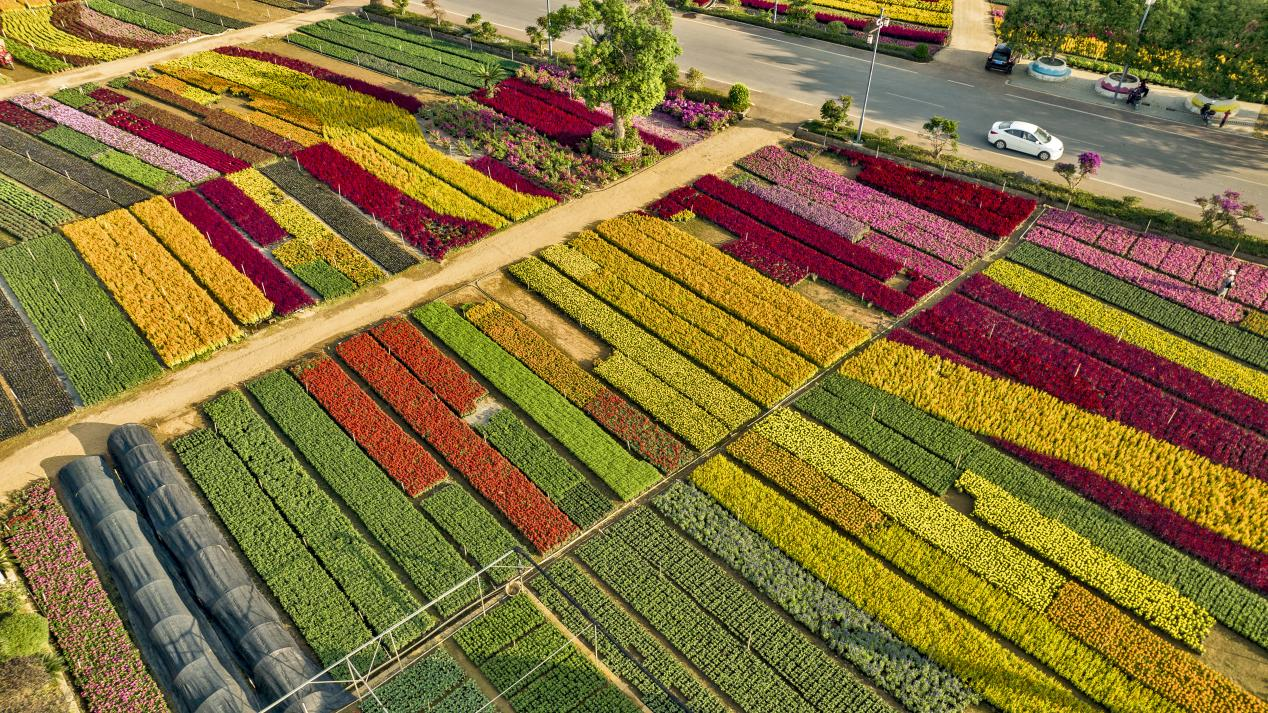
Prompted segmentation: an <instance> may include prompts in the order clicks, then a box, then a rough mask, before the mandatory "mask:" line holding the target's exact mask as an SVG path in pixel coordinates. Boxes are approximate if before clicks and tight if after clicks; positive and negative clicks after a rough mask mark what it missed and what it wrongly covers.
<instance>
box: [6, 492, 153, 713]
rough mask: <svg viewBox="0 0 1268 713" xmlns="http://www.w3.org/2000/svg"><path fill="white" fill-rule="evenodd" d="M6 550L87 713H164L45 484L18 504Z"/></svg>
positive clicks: (19, 498)
mask: <svg viewBox="0 0 1268 713" xmlns="http://www.w3.org/2000/svg"><path fill="white" fill-rule="evenodd" d="M16 503H17V510H16V511H15V513H14V514H13V515H12V516H11V517H10V518H9V521H8V523H7V530H6V531H5V532H4V543H5V546H6V547H7V548H8V549H9V552H10V553H11V554H12V555H13V559H14V560H15V561H16V562H17V564H18V567H20V568H21V570H22V574H23V575H24V576H25V577H26V581H27V584H28V585H29V587H30V590H31V598H32V600H33V601H34V602H35V605H36V607H37V608H38V609H39V611H40V613H41V614H43V615H44V616H45V617H47V618H48V621H49V626H50V628H51V629H52V633H53V636H54V638H55V639H56V641H57V647H58V649H59V650H60V651H61V654H62V657H63V658H64V659H65V661H66V667H67V669H68V670H69V671H70V676H71V679H72V680H73V681H74V682H75V686H76V687H77V688H78V689H79V692H80V693H81V694H82V696H83V698H84V703H85V705H86V706H87V708H88V713H150V712H154V713H157V712H159V711H163V712H166V711H167V710H168V708H167V704H166V703H165V702H164V700H163V694H162V693H160V692H159V688H158V685H157V684H155V683H154V679H153V678H151V677H150V674H149V673H148V672H147V671H146V670H145V664H143V663H142V662H141V655H140V653H139V652H138V651H137V649H136V647H135V646H134V645H133V644H132V640H131V639H129V638H128V632H127V630H126V629H124V627H123V622H122V621H120V620H119V615H118V613H116V612H115V610H114V607H113V606H112V605H111V604H110V598H109V597H108V596H107V595H106V590H105V588H103V587H102V586H101V580H100V579H98V577H97V573H96V571H94V570H93V567H92V564H91V563H90V562H89V561H88V557H87V556H86V555H85V554H84V549H83V546H82V545H81V544H80V543H79V538H78V537H77V536H76V535H75V529H74V528H73V527H72V526H71V524H70V519H69V518H67V516H66V511H65V510H63V509H62V506H61V505H60V504H59V503H58V502H57V495H56V494H55V493H54V492H53V488H52V487H50V486H49V484H48V482H46V481H40V482H38V483H34V484H32V485H29V486H27V487H26V488H25V489H24V490H22V492H21V493H19V494H18V496H17V498H16Z"/></svg>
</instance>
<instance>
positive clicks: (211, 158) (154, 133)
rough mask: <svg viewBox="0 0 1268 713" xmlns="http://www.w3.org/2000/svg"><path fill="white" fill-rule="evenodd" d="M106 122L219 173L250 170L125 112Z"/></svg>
mask: <svg viewBox="0 0 1268 713" xmlns="http://www.w3.org/2000/svg"><path fill="white" fill-rule="evenodd" d="M105 119H106V122H107V123H108V124H110V125H111V126H114V127H117V128H120V129H123V130H124V131H127V132H128V133H130V134H132V135H134V136H139V137H141V138H143V139H145V140H146V141H150V142H152V143H155V144H158V145H159V146H162V147H163V148H165V149H168V150H169V151H173V152H175V153H178V154H180V155H181V156H184V157H185V158H187V159H190V160H191V161H197V162H198V163H201V164H203V165H204V166H208V167H210V168H212V169H215V170H216V171H219V172H220V173H233V172H234V171H241V170H243V169H246V168H250V167H251V165H250V164H248V163H247V162H245V161H243V160H241V159H237V158H234V157H233V156H230V155H229V154H227V153H224V152H223V151H217V150H216V149H213V148H211V147H210V146H208V145H206V144H203V143H200V142H198V141H195V140H193V139H191V138H189V137H188V136H184V135H181V134H178V133H176V132H175V131H172V130H170V129H164V128H163V127H161V126H159V125H158V124H155V123H152V122H149V121H146V120H145V119H142V118H141V117H139V116H136V115H135V114H131V113H129V112H126V111H115V112H112V113H111V114H110V115H109V116H107V117H105Z"/></svg>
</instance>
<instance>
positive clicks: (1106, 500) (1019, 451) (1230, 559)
mask: <svg viewBox="0 0 1268 713" xmlns="http://www.w3.org/2000/svg"><path fill="white" fill-rule="evenodd" d="M996 445H999V446H1000V447H1001V448H1003V449H1004V450H1006V451H1009V452H1010V453H1012V454H1013V455H1014V456H1016V457H1018V458H1019V459H1021V460H1023V461H1026V462H1028V463H1030V464H1031V465H1033V466H1035V467H1036V468H1039V469H1040V470H1043V471H1044V472H1046V473H1048V474H1049V475H1051V476H1052V477H1053V478H1054V479H1056V480H1057V481H1059V482H1061V483H1064V484H1065V485H1067V486H1069V487H1070V488H1071V489H1073V490H1074V491H1075V492H1077V493H1079V494H1080V495H1082V496H1083V497H1085V498H1087V499H1088V500H1091V501H1092V502H1095V503H1099V504H1100V505H1102V506H1104V507H1105V508H1106V509H1108V510H1111V511H1113V512H1115V513H1118V514H1119V515H1121V516H1122V517H1123V518H1124V519H1126V520H1127V521H1129V522H1131V523H1133V524H1134V525H1136V526H1137V527H1139V528H1141V529H1142V530H1145V531H1146V532H1152V533H1153V534H1154V535H1156V536H1157V537H1158V538H1159V539H1161V540H1162V541H1164V542H1167V543H1170V544H1172V545H1174V546H1175V547H1178V548H1179V549H1181V550H1184V551H1186V552H1189V553H1190V554H1192V555H1194V556H1196V557H1198V558H1199V559H1202V560H1204V561H1206V562H1209V563H1211V564H1213V565H1215V566H1216V567H1218V568H1219V569H1220V570H1222V571H1224V572H1226V573H1228V574H1229V575H1231V576H1232V577H1234V578H1235V579H1237V580H1238V581H1240V582H1242V583H1244V584H1246V585H1247V586H1250V587H1254V588H1255V589H1258V590H1259V591H1261V592H1268V554H1264V553H1263V552H1258V551H1256V550H1253V549H1251V548H1249V547H1246V546H1245V545H1242V544H1241V543H1238V542H1233V541H1232V540H1229V539H1227V538H1225V537H1223V536H1222V535H1219V534H1218V533H1215V532H1212V531H1211V530H1208V529H1206V528H1205V527H1202V526H1201V525H1198V524H1196V523H1194V522H1193V521H1192V520H1187V519H1185V518H1184V517H1181V516H1180V515H1178V514H1176V513H1175V512H1174V511H1172V510H1169V509H1167V508H1165V507H1163V506H1162V505H1159V504H1158V503H1155V502H1153V501H1152V500H1150V499H1148V498H1146V497H1145V496H1143V495H1140V494H1138V493H1135V492H1133V491H1132V490H1131V489H1129V488H1127V487H1125V486H1122V485H1119V484H1118V483H1115V482H1113V481H1110V480H1107V479H1106V478H1104V477H1102V476H1101V475H1099V474H1097V473H1094V472H1092V471H1090V470H1087V469H1085V468H1080V467H1079V466H1075V465H1071V464H1069V463H1066V462H1065V461H1062V460H1057V459H1055V458H1050V457H1048V456H1044V455H1041V454H1039V453H1033V452H1031V451H1028V450H1025V449H1023V448H1020V447H1018V446H1016V445H1013V444H1011V443H1006V442H1003V441H998V442H997V443H996Z"/></svg>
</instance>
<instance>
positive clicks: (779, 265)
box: [719, 238, 810, 287]
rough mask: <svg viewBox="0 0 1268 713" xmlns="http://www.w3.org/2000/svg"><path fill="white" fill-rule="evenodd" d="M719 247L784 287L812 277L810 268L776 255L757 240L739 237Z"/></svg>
mask: <svg viewBox="0 0 1268 713" xmlns="http://www.w3.org/2000/svg"><path fill="white" fill-rule="evenodd" d="M719 249H720V250H721V251H722V252H724V253H726V254H728V255H730V256H731V257H733V258H735V259H736V260H739V261H740V262H742V263H744V264H745V265H748V266H749V267H751V268H753V269H754V270H757V271H758V272H760V273H762V274H763V275H765V276H767V277H769V278H770V279H772V280H774V281H775V282H778V283H779V284H781V285H783V286H784V287H790V286H792V285H795V284H797V283H798V282H801V281H802V280H804V279H806V278H807V277H810V271H809V270H807V269H806V268H804V267H802V266H801V265H796V264H794V263H792V262H789V261H788V260H785V259H784V258H782V257H780V256H778V255H776V254H775V253H773V252H771V251H770V250H769V249H768V248H766V247H765V246H763V245H761V244H760V243H758V242H757V241H756V240H749V239H748V238H739V239H737V240H732V241H731V242H729V243H727V244H725V245H723V246H721V248H719Z"/></svg>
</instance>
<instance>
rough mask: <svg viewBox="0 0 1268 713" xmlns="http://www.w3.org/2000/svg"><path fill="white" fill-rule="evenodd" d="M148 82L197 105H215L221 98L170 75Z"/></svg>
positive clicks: (154, 77)
mask: <svg viewBox="0 0 1268 713" xmlns="http://www.w3.org/2000/svg"><path fill="white" fill-rule="evenodd" d="M146 81H147V82H149V83H150V84H152V85H154V86H156V87H158V88H159V89H166V90H167V91H169V92H171V93H173V94H179V95H180V96H182V97H185V98H186V99H188V100H190V101H192V102H195V103H197V104H202V105H203V106H208V105H210V104H214V103H215V101H216V100H217V99H219V98H220V97H219V96H218V95H216V94H212V93H211V92H209V91H207V90H205V89H201V88H199V87H195V86H194V85H192V84H189V83H188V82H186V81H184V80H182V79H177V78H176V77H173V76H172V75H170V74H155V75H154V76H152V77H150V78H149V79H147V80H146Z"/></svg>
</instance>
